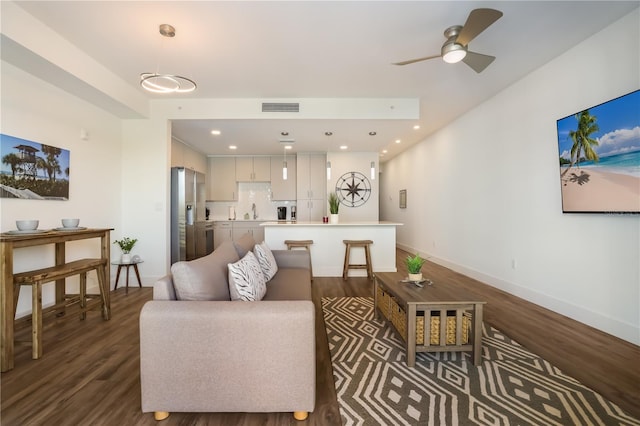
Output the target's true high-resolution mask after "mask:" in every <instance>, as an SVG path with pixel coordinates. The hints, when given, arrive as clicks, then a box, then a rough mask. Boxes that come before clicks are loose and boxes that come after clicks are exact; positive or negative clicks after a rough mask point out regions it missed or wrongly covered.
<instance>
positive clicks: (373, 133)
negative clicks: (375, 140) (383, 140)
mask: <svg viewBox="0 0 640 426" xmlns="http://www.w3.org/2000/svg"><path fill="white" fill-rule="evenodd" d="M375 135H377V133H376V132H369V136H375Z"/></svg>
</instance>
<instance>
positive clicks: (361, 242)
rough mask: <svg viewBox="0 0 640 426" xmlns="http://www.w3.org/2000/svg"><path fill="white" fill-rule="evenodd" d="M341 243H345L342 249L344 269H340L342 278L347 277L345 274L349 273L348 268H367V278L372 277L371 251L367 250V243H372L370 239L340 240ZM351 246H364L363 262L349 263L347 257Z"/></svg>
mask: <svg viewBox="0 0 640 426" xmlns="http://www.w3.org/2000/svg"><path fill="white" fill-rule="evenodd" d="M342 242H343V243H345V244H346V248H345V251H344V269H343V270H342V279H344V280H346V279H347V274H348V273H349V269H366V270H367V278H369V279H373V269H372V267H371V252H370V251H369V244H373V241H371V240H342ZM351 247H362V248H364V257H365V263H364V264H351V263H349V258H350V255H351Z"/></svg>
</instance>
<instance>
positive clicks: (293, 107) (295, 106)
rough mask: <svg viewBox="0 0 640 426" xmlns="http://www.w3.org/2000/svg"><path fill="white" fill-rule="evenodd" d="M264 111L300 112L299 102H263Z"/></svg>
mask: <svg viewBox="0 0 640 426" xmlns="http://www.w3.org/2000/svg"><path fill="white" fill-rule="evenodd" d="M262 112H300V104H299V103H297V102H296V103H280V102H278V103H276V102H263V103H262Z"/></svg>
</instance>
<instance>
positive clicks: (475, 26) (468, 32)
mask: <svg viewBox="0 0 640 426" xmlns="http://www.w3.org/2000/svg"><path fill="white" fill-rule="evenodd" d="M501 16H502V12H500V11H499V10H495V9H474V10H472V11H471V13H470V14H469V17H468V18H467V22H465V23H464V26H463V27H462V30H460V34H458V38H457V39H456V43H459V44H461V45H463V46H466V45H467V44H469V42H470V41H471V40H473V39H474V38H476V36H477V35H478V34H480V33H481V32H483V31H484V30H486V29H487V28H489V26H491V24H493V23H494V22H496V21H497V20H498V19H500V17H501Z"/></svg>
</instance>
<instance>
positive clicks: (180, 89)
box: [140, 24, 198, 93]
mask: <svg viewBox="0 0 640 426" xmlns="http://www.w3.org/2000/svg"><path fill="white" fill-rule="evenodd" d="M159 32H160V34H161V35H162V36H163V37H169V38H170V37H175V35H176V29H175V28H174V27H173V26H171V25H169V24H161V25H160V26H159ZM140 86H142V88H143V89H145V90H146V91H148V92H152V93H189V92H193V91H194V90H196V88H197V87H198V86H197V85H196V82H195V81H193V80H191V79H190V78H187V77H183V76H180V75H174V74H160V73H157V72H156V73H152V72H144V73H142V74H140Z"/></svg>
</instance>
